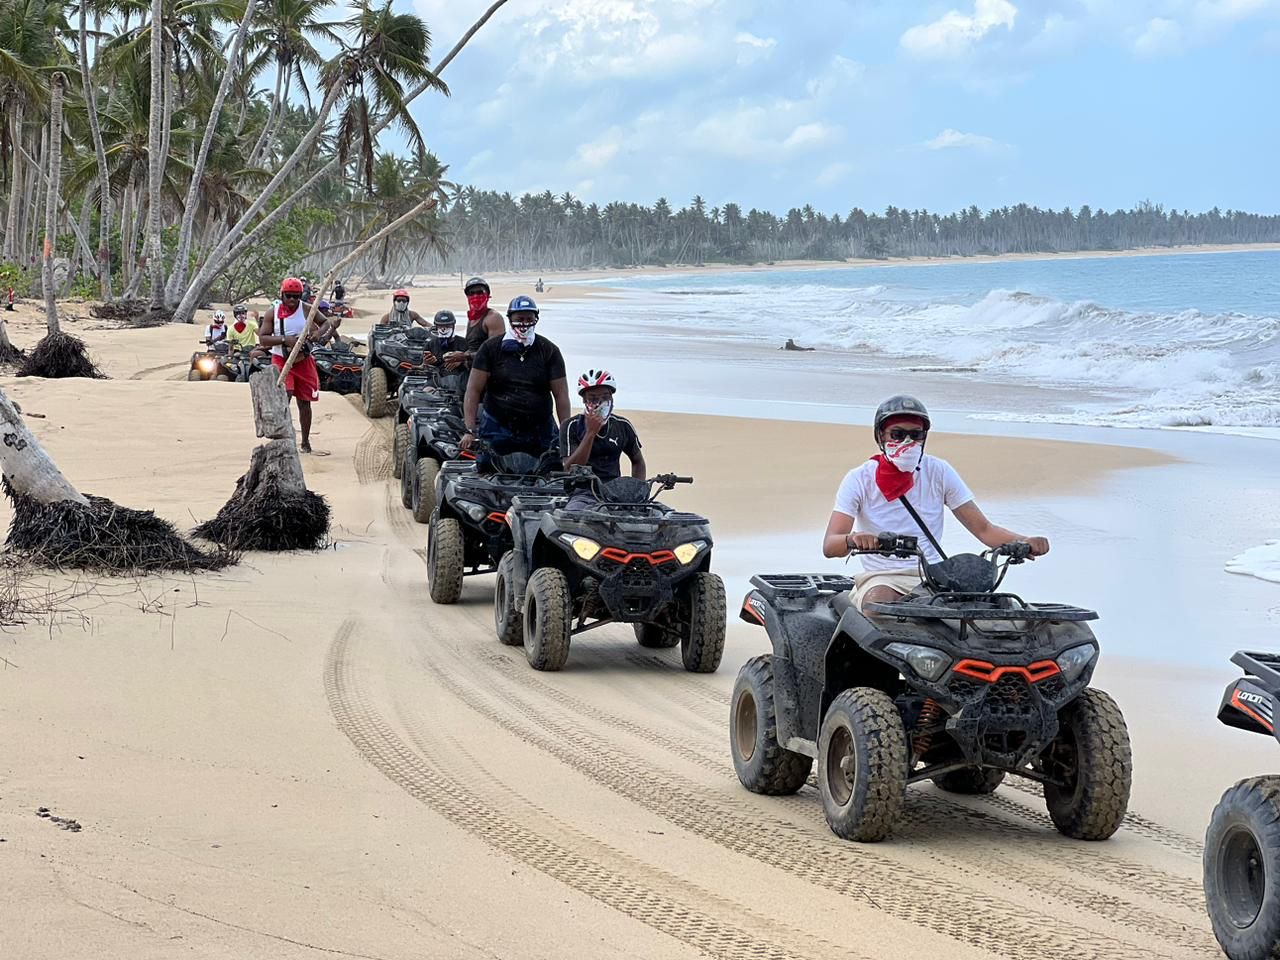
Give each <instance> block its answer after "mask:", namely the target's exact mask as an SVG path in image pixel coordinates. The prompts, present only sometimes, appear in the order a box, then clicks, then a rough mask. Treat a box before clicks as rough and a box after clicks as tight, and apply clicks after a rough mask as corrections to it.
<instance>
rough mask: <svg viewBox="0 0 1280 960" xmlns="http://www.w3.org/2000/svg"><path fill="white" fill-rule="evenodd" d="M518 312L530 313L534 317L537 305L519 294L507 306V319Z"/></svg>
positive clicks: (536, 313)
mask: <svg viewBox="0 0 1280 960" xmlns="http://www.w3.org/2000/svg"><path fill="white" fill-rule="evenodd" d="M520 312H528V313H532V314H533V315H534V316H535V317H536V316H538V305H537V304H536V303H534V302H533V297H526V296H525V295H524V294H521V295H520V296H518V297H516V298H515V299H514V300H512V301H511V303H510V304H509V305H508V306H507V316H508V317H509V316H511V315H512V314H513V313H520Z"/></svg>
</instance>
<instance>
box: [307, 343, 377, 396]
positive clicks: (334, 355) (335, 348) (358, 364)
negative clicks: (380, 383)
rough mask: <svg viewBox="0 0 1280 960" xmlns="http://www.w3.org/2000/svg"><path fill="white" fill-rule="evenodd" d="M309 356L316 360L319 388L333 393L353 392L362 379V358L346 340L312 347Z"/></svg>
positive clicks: (357, 388) (358, 386)
mask: <svg viewBox="0 0 1280 960" xmlns="http://www.w3.org/2000/svg"><path fill="white" fill-rule="evenodd" d="M311 356H312V357H313V358H314V359H315V361H316V371H317V372H318V373H319V375H320V389H321V390H329V391H332V392H333V393H339V394H343V395H345V394H348V393H355V392H356V391H357V390H359V389H360V386H361V384H362V383H363V381H364V358H363V357H361V356H360V355H359V354H357V353H356V352H355V351H354V350H353V349H352V348H351V345H350V344H349V343H348V342H346V341H341V340H340V341H338V342H336V343H334V344H331V345H326V346H323V347H312V348H311Z"/></svg>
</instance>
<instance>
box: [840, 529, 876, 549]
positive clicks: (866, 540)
mask: <svg viewBox="0 0 1280 960" xmlns="http://www.w3.org/2000/svg"><path fill="white" fill-rule="evenodd" d="M845 543H846V544H847V545H848V546H849V549H850V550H879V549H881V547H882V546H883V544H881V543H880V534H878V533H851V534H849V535H848V536H846V537H845Z"/></svg>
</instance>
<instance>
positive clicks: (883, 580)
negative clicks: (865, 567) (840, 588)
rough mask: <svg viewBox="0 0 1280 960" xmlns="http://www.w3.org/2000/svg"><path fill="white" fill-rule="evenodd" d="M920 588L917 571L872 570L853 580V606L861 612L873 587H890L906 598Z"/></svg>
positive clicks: (860, 574) (856, 576)
mask: <svg viewBox="0 0 1280 960" xmlns="http://www.w3.org/2000/svg"><path fill="white" fill-rule="evenodd" d="M918 586H920V574H919V572H918V571H915V570H870V571H866V572H864V573H859V574H857V575H855V576H854V578H853V605H854V606H855V607H856V608H857V609H859V610H861V609H862V599H863V597H865V596H866V595H867V592H868V591H869V590H871V588H872V587H888V588H889V589H890V590H896V591H898V593H900V594H902V595H903V596H906V595H907V594H908V593H910V592H911V591H912V590H914V589H915V588H916V587H918Z"/></svg>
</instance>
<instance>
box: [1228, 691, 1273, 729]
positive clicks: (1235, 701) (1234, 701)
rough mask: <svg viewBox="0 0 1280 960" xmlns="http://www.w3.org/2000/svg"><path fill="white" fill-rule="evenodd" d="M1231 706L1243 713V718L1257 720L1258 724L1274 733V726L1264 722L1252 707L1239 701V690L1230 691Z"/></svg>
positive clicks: (1266, 721)
mask: <svg viewBox="0 0 1280 960" xmlns="http://www.w3.org/2000/svg"><path fill="white" fill-rule="evenodd" d="M1231 705H1232V706H1233V707H1235V708H1236V709H1237V710H1239V711H1240V712H1241V713H1243V714H1244V715H1245V716H1247V717H1251V718H1252V719H1254V720H1257V721H1258V723H1260V724H1262V725H1263V726H1264V727H1266V728H1267V729H1268V730H1270V731H1271V732H1272V733H1275V732H1276V728H1275V724H1273V723H1271V722H1270V721H1269V720H1264V719H1263V718H1262V716H1261V715H1260V714H1259V713H1258V712H1257V711H1256V710H1254V709H1253V708H1252V707H1249V706H1246V705H1245V702H1244V701H1243V700H1241V699H1240V691H1239V690H1232V691H1231Z"/></svg>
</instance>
